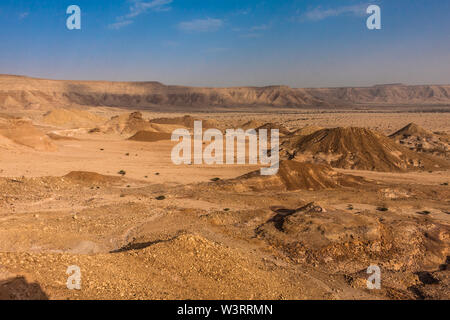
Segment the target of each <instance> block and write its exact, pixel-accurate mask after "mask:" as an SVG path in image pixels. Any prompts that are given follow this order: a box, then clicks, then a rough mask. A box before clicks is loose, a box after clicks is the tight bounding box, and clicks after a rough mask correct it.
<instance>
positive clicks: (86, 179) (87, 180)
mask: <svg viewBox="0 0 450 320" xmlns="http://www.w3.org/2000/svg"><path fill="white" fill-rule="evenodd" d="M63 178H65V179H68V180H71V181H73V182H76V183H82V184H112V183H119V182H121V181H122V178H121V177H115V176H107V175H102V174H99V173H96V172H88V171H72V172H70V173H68V174H66V175H65V176H64V177H63Z"/></svg>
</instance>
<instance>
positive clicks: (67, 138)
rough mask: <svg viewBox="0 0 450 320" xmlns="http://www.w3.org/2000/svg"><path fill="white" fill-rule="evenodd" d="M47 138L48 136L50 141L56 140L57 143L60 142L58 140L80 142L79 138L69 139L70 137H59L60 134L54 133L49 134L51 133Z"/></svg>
mask: <svg viewBox="0 0 450 320" xmlns="http://www.w3.org/2000/svg"><path fill="white" fill-rule="evenodd" d="M47 136H48V137H49V138H50V139H52V140H56V141H58V140H69V141H77V140H78V139H77V138H74V137H68V136H62V135H59V134H57V133H54V132H49V133H47Z"/></svg>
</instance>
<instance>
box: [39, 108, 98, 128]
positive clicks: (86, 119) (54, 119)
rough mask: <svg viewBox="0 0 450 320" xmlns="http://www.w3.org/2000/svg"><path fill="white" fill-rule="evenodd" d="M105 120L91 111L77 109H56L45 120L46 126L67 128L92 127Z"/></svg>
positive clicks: (46, 115)
mask: <svg viewBox="0 0 450 320" xmlns="http://www.w3.org/2000/svg"><path fill="white" fill-rule="evenodd" d="M105 120H106V119H104V118H102V117H100V116H97V115H95V114H93V113H91V112H89V111H86V110H75V109H55V110H52V111H50V112H48V113H46V114H45V115H44V118H43V122H44V123H46V124H50V125H53V126H58V127H66V128H80V127H92V126H95V125H99V124H102V123H104V122H105Z"/></svg>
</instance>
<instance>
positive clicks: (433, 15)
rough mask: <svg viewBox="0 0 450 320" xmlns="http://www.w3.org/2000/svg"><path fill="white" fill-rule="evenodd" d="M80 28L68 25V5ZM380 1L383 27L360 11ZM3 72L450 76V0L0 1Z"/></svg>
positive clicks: (354, 80)
mask: <svg viewBox="0 0 450 320" xmlns="http://www.w3.org/2000/svg"><path fill="white" fill-rule="evenodd" d="M72 4H75V5H78V6H79V7H80V8H81V14H82V26H81V27H82V28H81V30H72V31H69V30H68V29H67V28H66V19H67V17H68V15H67V14H66V9H67V7H68V6H69V5H72ZM369 4H377V5H379V6H380V7H381V14H382V29H381V30H372V31H371V30H368V29H367V28H366V19H367V17H368V16H369V15H368V14H366V13H365V9H366V8H367V7H368V5H369ZM0 73H7V74H21V75H28V76H35V77H42V78H53V79H80V80H114V81H115V80H117V81H119V80H124V81H131V80H136V81H146V80H156V81H161V82H163V83H166V84H180V85H193V86H242V85H254V86H262V85H271V84H284V85H289V86H292V87H333V86H367V85H373V84H381V83H394V82H402V83H408V84H432V83H437V84H448V83H450V1H442V0H418V1H415V0H389V1H387V0H368V1H353V0H323V1H322V0H309V1H308V0H284V1H283V0H265V1H264V0H141V1H139V0H95V1H94V0H70V1H66V0H39V1H38V0H27V1H24V0H2V1H1V2H0Z"/></svg>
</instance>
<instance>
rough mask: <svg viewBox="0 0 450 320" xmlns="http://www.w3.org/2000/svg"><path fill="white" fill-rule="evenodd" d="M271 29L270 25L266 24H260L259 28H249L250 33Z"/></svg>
mask: <svg viewBox="0 0 450 320" xmlns="http://www.w3.org/2000/svg"><path fill="white" fill-rule="evenodd" d="M270 28H271V26H270V25H268V24H262V25H260V26H253V27H251V28H250V30H251V31H264V30H269V29H270Z"/></svg>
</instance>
